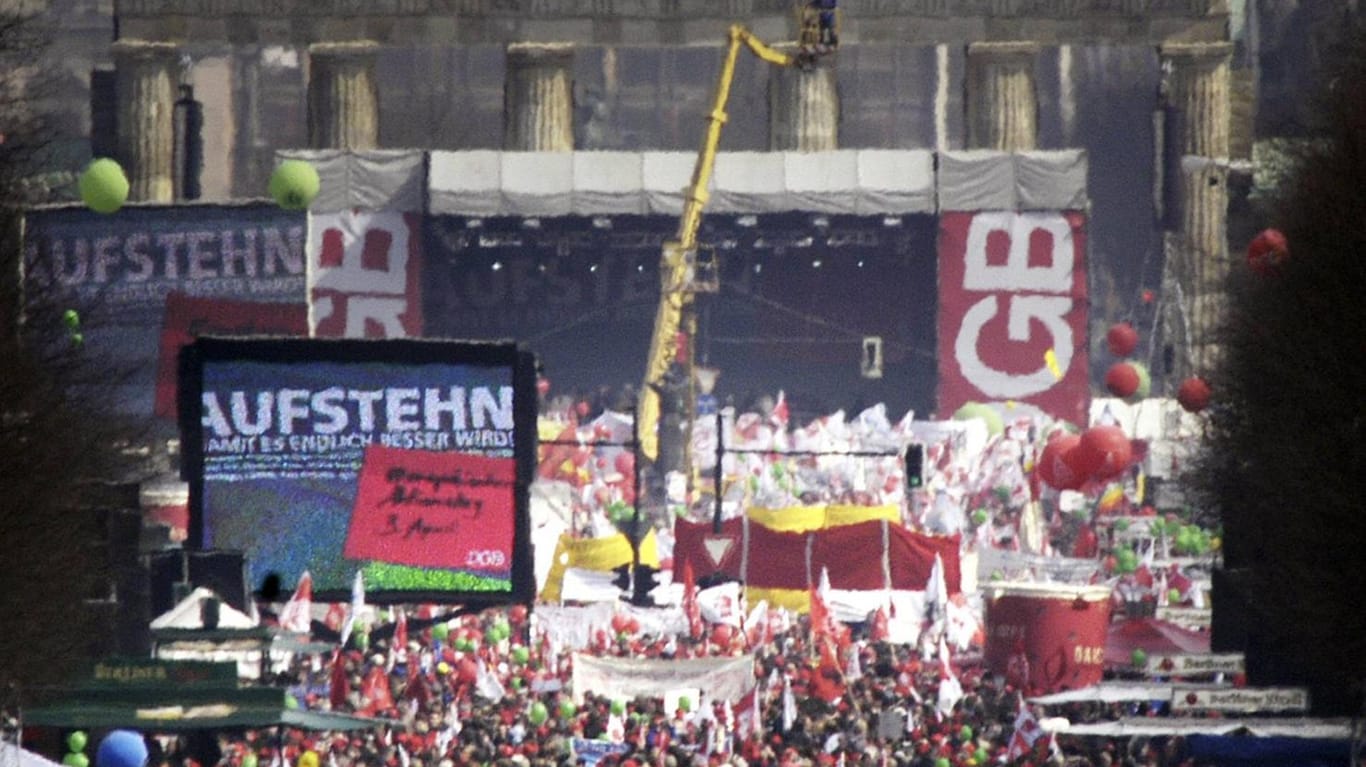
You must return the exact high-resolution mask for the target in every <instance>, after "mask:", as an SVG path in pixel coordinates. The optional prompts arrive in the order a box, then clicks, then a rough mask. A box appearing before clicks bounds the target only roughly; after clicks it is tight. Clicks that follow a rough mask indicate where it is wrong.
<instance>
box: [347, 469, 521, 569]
mask: <svg viewBox="0 0 1366 767" xmlns="http://www.w3.org/2000/svg"><path fill="white" fill-rule="evenodd" d="M515 475H516V466H515V462H514V459H512V458H488V457H485V456H480V455H469V454H467V453H455V452H439V451H430V450H404V449H400V448H394V447H384V446H382V445H371V446H369V447H368V448H366V450H365V459H364V463H363V464H362V465H361V470H360V479H359V487H358V488H357V491H356V503H355V506H354V507H353V509H352V511H351V524H350V527H349V528H348V530H347V533H346V546H345V548H344V549H343V553H344V554H345V555H346V557H347V558H348V559H373V560H379V561H382V562H392V563H394V564H400V565H409V566H413V567H436V568H442V569H447V570H479V571H483V572H497V573H505V572H507V571H509V570H510V569H511V568H512V538H513V526H514V523H515V518H516V514H515V509H516V505H515V501H514V499H515V493H514V492H513V489H514V479H515Z"/></svg>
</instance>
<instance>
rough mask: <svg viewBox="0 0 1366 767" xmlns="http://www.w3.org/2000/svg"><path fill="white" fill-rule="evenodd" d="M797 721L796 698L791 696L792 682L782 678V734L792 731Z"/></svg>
mask: <svg viewBox="0 0 1366 767" xmlns="http://www.w3.org/2000/svg"><path fill="white" fill-rule="evenodd" d="M796 721H797V697H796V696H795V695H793V694H792V680H791V679H788V678H786V677H784V678H783V732H789V731H791V730H792V725H793V724H794V723H796Z"/></svg>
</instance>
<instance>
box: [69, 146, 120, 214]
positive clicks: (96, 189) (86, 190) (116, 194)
mask: <svg viewBox="0 0 1366 767" xmlns="http://www.w3.org/2000/svg"><path fill="white" fill-rule="evenodd" d="M79 186H80V191H81V201H82V202H84V203H85V204H86V207H88V208H90V209H91V210H93V211H95V212H96V213H113V212H114V211H116V210H118V209H119V208H122V207H123V204H124V203H125V202H127V201H128V177H127V176H125V175H124V173H123V168H121V167H120V166H119V164H118V163H117V162H114V161H113V160H111V159H109V158H108V157H101V158H100V159H98V160H95V161H94V162H92V163H90V165H88V166H86V169H85V172H84V173H82V174H81V179H80V183H79Z"/></svg>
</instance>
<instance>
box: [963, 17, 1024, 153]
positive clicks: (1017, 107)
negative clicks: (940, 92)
mask: <svg viewBox="0 0 1366 767" xmlns="http://www.w3.org/2000/svg"><path fill="white" fill-rule="evenodd" d="M1039 50H1040V48H1039V44H1038V43H1035V42H982V43H972V44H971V45H969V46H968V72H967V76H968V89H967V97H966V102H967V132H968V140H967V148H969V149H996V150H1000V151H1004V152H1018V151H1027V150H1031V149H1034V148H1036V145H1037V144H1038V137H1039V98H1038V92H1037V89H1036V86H1035V79H1034V60H1035V59H1036V58H1037V56H1038V53H1039Z"/></svg>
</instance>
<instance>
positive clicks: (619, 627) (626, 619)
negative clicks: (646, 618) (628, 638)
mask: <svg viewBox="0 0 1366 767" xmlns="http://www.w3.org/2000/svg"><path fill="white" fill-rule="evenodd" d="M630 626H631V616H629V615H627V614H626V613H616V614H614V615H613V616H612V632H613V633H616V634H621V633H625V632H626V630H627V629H628V628H630Z"/></svg>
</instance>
